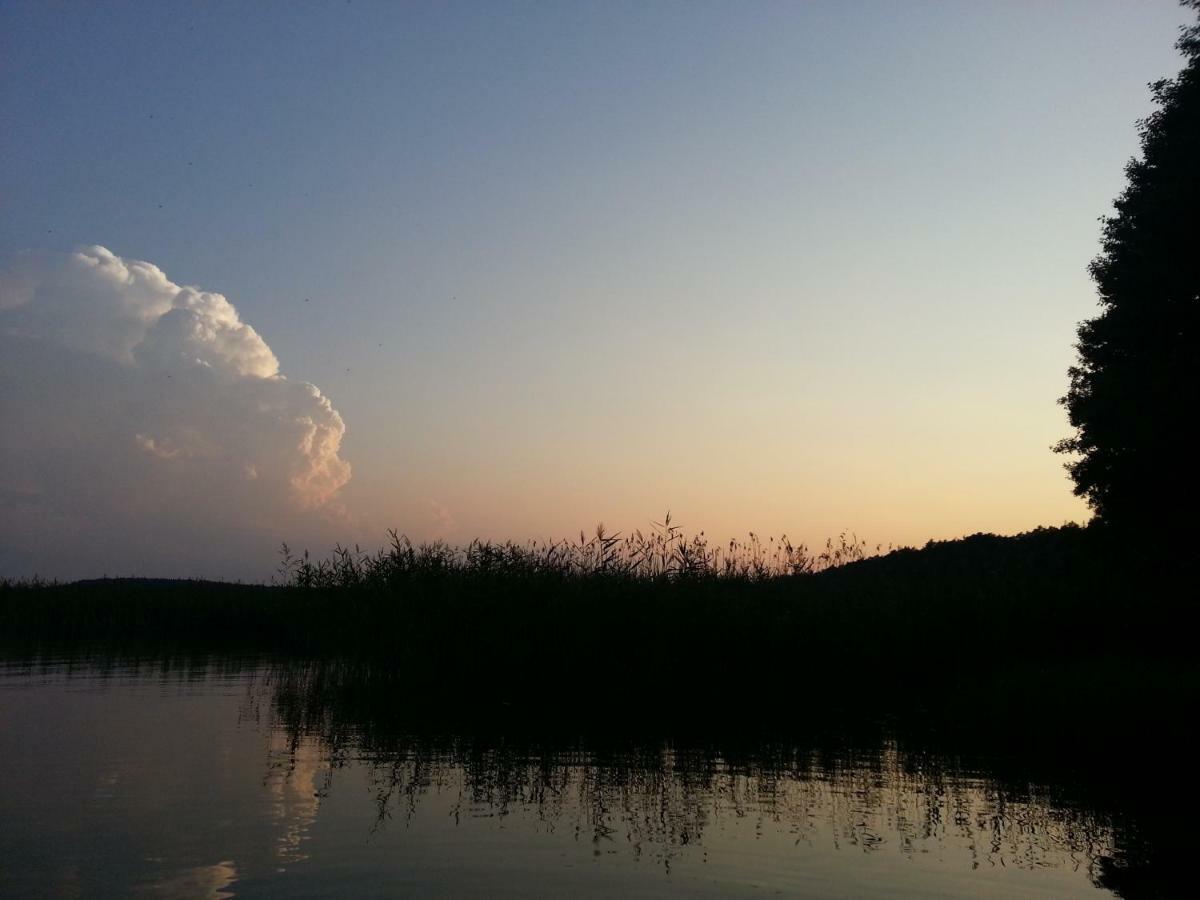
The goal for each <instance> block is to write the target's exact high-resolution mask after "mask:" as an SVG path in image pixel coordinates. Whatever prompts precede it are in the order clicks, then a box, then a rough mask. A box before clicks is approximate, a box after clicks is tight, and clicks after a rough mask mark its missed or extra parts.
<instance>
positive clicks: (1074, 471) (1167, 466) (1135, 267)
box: [1055, 0, 1200, 538]
mask: <svg viewBox="0 0 1200 900" xmlns="http://www.w3.org/2000/svg"><path fill="white" fill-rule="evenodd" d="M1183 5H1184V6H1188V7H1191V8H1192V9H1195V10H1198V11H1200V0H1184V2H1183ZM1176 47H1178V49H1179V50H1180V51H1181V52H1182V53H1183V55H1184V57H1185V60H1186V64H1185V65H1184V68H1183V70H1182V71H1181V72H1180V73H1179V75H1178V76H1176V77H1175V78H1174V79H1173V80H1172V79H1164V80H1162V81H1158V82H1155V83H1153V84H1151V85H1150V89H1151V91H1152V92H1153V95H1154V101H1155V104H1156V106H1157V109H1156V110H1155V111H1154V113H1153V114H1151V115H1150V116H1149V117H1148V118H1146V119H1144V120H1142V121H1141V122H1139V123H1138V130H1139V133H1140V135H1141V145H1142V155H1141V158H1140V159H1133V160H1131V161H1130V162H1129V164H1128V165H1127V166H1126V167H1125V174H1126V175H1127V176H1128V184H1127V186H1126V188H1125V190H1124V191H1123V192H1122V193H1121V195H1120V196H1119V197H1118V198H1117V199H1116V201H1115V203H1114V206H1115V208H1116V212H1115V214H1114V215H1112V216H1108V217H1104V218H1102V219H1101V222H1103V223H1104V227H1103V232H1102V234H1103V237H1102V242H1101V246H1102V249H1101V252H1100V255H1099V256H1097V257H1096V258H1095V259H1094V260H1093V261H1092V264H1091V267H1090V271H1091V275H1092V279H1093V280H1094V281H1095V282H1096V286H1097V289H1098V293H1099V295H1100V302H1101V305H1102V307H1103V310H1102V311H1101V313H1100V315H1099V316H1097V317H1096V318H1094V319H1090V320H1089V321H1086V322H1084V323H1082V324H1081V325H1080V326H1079V332H1078V335H1079V343H1078V344H1076V349H1077V350H1078V352H1079V361H1078V363H1077V365H1075V366H1072V367H1071V369H1070V379H1071V383H1070V389H1069V390H1068V392H1067V395H1066V396H1065V397H1063V398H1062V399H1061V400H1060V401H1059V402H1061V403H1062V404H1063V405H1064V406H1066V408H1067V410H1068V412H1069V414H1070V421H1071V425H1072V426H1074V428H1075V435H1074V436H1073V437H1070V438H1067V439H1066V440H1063V441H1060V442H1059V443H1058V444H1057V445H1056V446H1055V450H1057V451H1059V452H1064V453H1072V454H1077V458H1076V459H1074V460H1072V461H1071V462H1069V463H1067V469H1068V471H1069V472H1070V473H1071V477H1072V478H1073V479H1074V481H1075V493H1076V494H1078V495H1080V496H1082V497H1085V498H1086V499H1087V501H1088V503H1089V505H1090V506H1091V507H1092V509H1093V510H1094V511H1095V513H1096V517H1097V519H1098V520H1099V521H1100V522H1102V523H1106V524H1109V525H1113V526H1117V527H1119V528H1122V529H1129V530H1131V531H1142V530H1148V529H1150V528H1151V527H1153V528H1154V532H1155V533H1157V534H1158V535H1160V536H1161V535H1163V534H1164V529H1165V530H1169V531H1167V532H1166V533H1169V534H1174V535H1176V536H1177V537H1180V538H1182V537H1184V535H1185V534H1186V532H1187V531H1188V530H1190V529H1188V528H1187V527H1186V523H1188V522H1189V521H1191V520H1193V519H1194V517H1195V516H1196V515H1198V514H1200V504H1198V503H1197V501H1198V499H1200V492H1198V491H1197V475H1198V474H1200V456H1198V455H1197V447H1196V445H1195V443H1194V441H1193V440H1192V439H1191V438H1189V437H1188V436H1187V435H1188V434H1189V433H1190V432H1191V429H1192V428H1193V427H1194V423H1193V421H1192V420H1193V419H1194V418H1195V415H1196V413H1197V411H1198V409H1200V404H1198V403H1197V401H1198V400H1200V359H1198V358H1197V349H1198V344H1197V338H1198V337H1200V332H1198V331H1197V323H1198V322H1200V24H1197V25H1193V26H1191V27H1190V28H1185V29H1184V30H1183V32H1182V34H1181V36H1180V39H1179V41H1178V43H1177V44H1176ZM1147 533H1149V531H1147Z"/></svg>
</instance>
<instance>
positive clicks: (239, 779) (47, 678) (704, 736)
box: [0, 661, 1186, 897]
mask: <svg viewBox="0 0 1200 900" xmlns="http://www.w3.org/2000/svg"><path fill="white" fill-rule="evenodd" d="M810 707H811V709H810V712H809V713H808V714H807V715H806V716H796V717H794V718H795V719H796V721H794V722H790V723H789V724H788V726H787V727H784V726H783V725H780V726H779V727H776V728H773V729H771V730H770V731H761V732H755V733H748V732H747V731H745V730H741V731H739V730H737V729H730V728H729V727H728V723H727V722H722V721H719V720H717V719H716V718H715V717H714V719H713V720H712V721H710V722H707V723H698V724H697V725H696V727H693V728H691V729H686V728H683V727H680V726H678V725H676V724H672V725H671V726H669V727H668V726H666V725H662V724H659V723H656V721H655V718H654V717H653V716H651V717H649V718H647V717H633V716H631V717H629V718H627V719H626V720H625V721H622V722H616V721H612V720H607V719H603V720H596V721H591V722H588V721H587V717H586V716H584V717H583V718H582V719H577V720H574V724H568V725H564V713H563V711H561V710H559V711H555V712H554V713H553V714H552V713H551V711H549V710H538V709H536V708H535V709H528V708H526V709H524V710H519V709H516V708H510V707H501V708H497V709H476V708H471V707H470V706H469V705H468V703H467V701H466V700H465V699H463V698H459V703H458V705H457V706H454V704H453V703H452V702H451V698H446V697H441V698H437V699H436V702H432V703H422V702H421V698H418V697H414V696H411V695H409V694H406V693H405V691H404V689H403V685H402V684H400V683H398V680H397V677H396V676H395V674H394V673H388V672H387V671H386V670H378V669H374V670H373V669H369V668H364V667H360V666H347V665H343V664H337V663H297V662H287V663H272V664H269V665H262V664H255V665H250V666H245V665H242V664H240V663H239V664H235V663H228V662H226V663H220V662H213V661H206V662H203V663H198V664H194V665H193V664H189V665H185V666H183V667H180V666H178V665H177V664H175V663H170V664H163V663H154V664H150V665H146V664H144V663H143V664H139V665H136V666H122V667H118V668H117V669H115V670H105V669H102V668H100V667H97V666H96V665H94V664H91V663H85V664H83V665H78V664H72V665H71V666H66V665H63V664H60V663H51V664H48V665H43V666H40V667H29V666H25V667H23V668H22V667H9V668H7V669H5V668H4V667H0V725H3V728H0V753H2V754H3V755H4V758H5V760H6V762H7V763H8V765H7V766H6V767H5V768H4V769H3V770H0V824H3V828H0V893H3V894H4V895H5V896H9V895H12V896H22V895H26V894H35V895H45V894H50V895H60V896H71V895H89V894H128V893H131V892H137V893H143V894H147V895H151V896H207V897H232V896H261V895H288V896H292V895H295V896H330V895H334V894H338V895H355V896H370V895H376V896H385V895H395V894H396V893H414V894H425V895H428V894H435V895H455V896H465V895H478V896H482V895H498V894H499V895H505V894H507V895H531V894H534V895H537V894H540V895H564V894H570V895H581V894H591V895H596V896H600V895H606V896H611V895H612V894H614V893H626V894H633V895H640V896H641V895H660V894H666V893H668V892H678V891H680V890H686V891H688V892H691V893H711V894H714V895H728V894H735V895H736V894H743V893H748V892H751V891H760V890H767V891H772V892H781V893H784V894H787V895H800V896H829V895H831V894H832V895H852V896H872V895H873V896H896V895H909V896H926V895H930V894H936V895H941V896H980V895H991V896H1013V895H1021V896H1084V895H1098V894H1100V893H1102V892H1105V891H1110V892H1115V893H1118V894H1120V895H1122V896H1130V897H1133V896H1160V895H1164V894H1165V895H1170V893H1171V878H1173V877H1175V875H1176V874H1178V872H1179V871H1182V870H1183V869H1184V868H1185V867H1186V862H1184V863H1182V864H1179V865H1175V867H1174V868H1173V867H1172V865H1171V859H1168V858H1167V855H1165V854H1164V853H1163V852H1162V849H1161V846H1160V845H1159V843H1156V842H1158V841H1159V839H1160V838H1161V837H1162V836H1163V835H1164V833H1165V832H1166V831H1167V830H1168V828H1167V827H1166V826H1164V825H1163V824H1162V823H1161V822H1158V821H1157V820H1155V819H1153V818H1148V817H1147V815H1146V809H1145V808H1144V807H1142V808H1135V807H1134V806H1132V805H1130V804H1129V803H1128V802H1127V799H1126V798H1127V797H1128V796H1129V795H1128V794H1127V793H1126V792H1124V791H1122V790H1116V791H1114V790H1112V788H1113V785H1114V784H1115V783H1117V782H1119V781H1120V780H1121V779H1120V778H1119V777H1116V776H1115V775H1114V777H1113V778H1107V777H1106V778H1099V779H1097V778H1094V777H1093V776H1092V775H1091V774H1088V773H1087V772H1086V771H1084V774H1083V775H1082V777H1075V775H1078V774H1079V773H1078V772H1076V773H1075V774H1074V775H1072V774H1071V773H1069V772H1067V771H1065V770H1064V769H1062V768H1060V767H1059V768H1056V767H1055V766H1054V765H1048V764H1047V761H1046V760H1045V759H1043V758H1041V757H1037V756H1035V758H1032V759H1031V758H1028V757H1026V758H1020V757H1018V756H1014V755H1013V754H1011V753H1008V752H1007V751H1005V752H1004V753H995V754H993V755H991V756H989V755H988V752H990V750H996V749H997V748H994V747H992V748H988V747H985V748H984V750H985V751H986V752H984V753H980V752H979V750H980V748H979V747H978V746H972V745H970V743H969V742H967V743H963V742H962V741H959V740H958V739H957V738H956V739H955V740H954V741H950V742H946V741H939V740H932V741H927V740H924V739H918V738H917V737H915V736H914V733H913V731H912V729H910V728H908V727H907V725H906V723H905V722H904V721H902V720H901V719H899V718H897V717H895V716H893V717H891V718H890V719H888V718H883V719H879V720H877V721H872V722H869V723H865V722H864V720H863V719H862V718H861V716H859V715H858V714H857V713H852V714H851V715H850V717H849V719H850V721H852V722H854V723H857V724H855V725H853V726H852V727H847V726H846V723H845V720H838V719H837V717H836V716H834V715H833V714H832V713H829V712H820V711H819V710H818V708H817V707H815V706H813V705H812V704H810ZM448 711H449V713H450V714H449V715H447V713H448ZM781 718H784V717H782V716H781ZM464 723H469V724H464ZM859 726H861V727H859ZM988 740H990V738H989V739H988ZM1059 743H1061V742H1059ZM1081 762H1082V760H1081ZM1082 769H1083V770H1086V769H1088V766H1082ZM1101 771H1103V772H1107V773H1116V772H1117V770H1116V769H1114V768H1113V767H1111V766H1109V765H1107V764H1105V765H1104V766H1103V767H1102V770H1101ZM1139 777H1142V776H1139ZM1144 786H1145V785H1144V784H1143V785H1142V787H1144ZM1142 793H1145V791H1142ZM14 823H19V826H18V827H14ZM51 848H52V849H51ZM1171 858H1172V859H1173V858H1174V857H1171ZM1098 889H1100V890H1098Z"/></svg>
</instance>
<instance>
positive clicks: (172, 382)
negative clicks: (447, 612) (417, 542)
mask: <svg viewBox="0 0 1200 900" xmlns="http://www.w3.org/2000/svg"><path fill="white" fill-rule="evenodd" d="M1189 16H1190V14H1189V12H1188V11H1187V10H1184V9H1181V8H1179V7H1178V6H1177V5H1176V4H1175V3H1174V2H1172V0H1119V2H1105V0H1080V2H1059V3H1054V4H1042V3H1032V2H1030V3H1012V2H995V3H986V2H979V3H953V2H938V3H918V2H906V3H893V2H888V3H867V2H862V3H853V4H850V3H834V2H830V3H822V2H812V3H801V2H794V3H750V4H741V3H686V4H676V3H665V2H662V3H649V4H647V3H640V4H632V3H631V4H623V3H616V2H603V3H570V4H568V3H511V4H510V3H499V2H496V3H473V4H456V3H429V4H421V3H407V4H398V3H368V2H362V0H352V2H347V3H319V4H307V3H266V2H265V3H260V4H243V3H220V2H208V3H195V4H185V3H161V2H153V3H133V2H128V3H112V4H85V3H76V2H71V3H59V2H45V0H39V2H32V3H26V2H16V0H9V2H6V3H4V4H3V5H0V210H2V211H3V214H2V215H0V273H2V274H0V349H2V351H3V352H2V353H0V421H2V422H3V432H4V433H3V436H0V576H10V577H12V576H29V575H33V574H40V575H42V576H44V577H54V578H76V577H89V576H96V575H103V574H108V575H128V574H137V575H162V576H167V575H173V576H204V577H222V578H242V579H246V580H261V579H263V578H267V577H269V576H270V574H271V571H272V569H273V567H274V564H275V550H276V548H278V546H279V544H280V542H281V541H285V540H286V541H288V542H289V543H291V544H292V545H293V546H296V547H299V546H305V547H309V548H311V549H312V550H313V551H314V552H317V553H324V552H325V551H326V550H328V549H329V548H330V547H331V546H332V545H333V544H334V542H337V541H340V542H342V543H348V544H353V543H355V542H359V543H362V544H363V545H364V546H369V547H374V546H378V545H379V544H381V543H382V542H383V540H384V539H385V538H386V530H387V529H389V528H395V529H397V530H398V531H400V532H404V533H407V534H409V535H411V536H412V537H413V538H415V539H425V540H432V539H446V540H450V541H455V542H462V541H466V540H469V539H471V538H473V537H482V538H493V539H506V538H515V539H525V538H551V537H559V536H569V535H571V534H575V533H578V531H579V530H580V529H587V530H589V531H590V530H591V529H592V528H593V527H594V526H595V524H596V523H597V522H600V521H603V522H604V523H606V524H607V525H608V526H609V528H610V529H615V530H628V529H632V528H638V527H641V528H645V526H646V525H647V524H648V523H649V522H650V521H651V520H656V519H661V517H662V515H663V514H664V513H665V512H666V511H667V510H671V512H672V514H673V517H674V519H675V520H676V521H678V522H681V523H682V524H683V525H684V526H685V527H686V528H688V529H689V530H701V529H703V530H705V531H706V533H707V534H708V535H710V536H713V537H717V538H725V537H730V536H735V535H744V534H745V533H746V532H747V531H749V530H754V531H756V532H758V533H760V534H763V535H770V534H774V535H778V534H780V533H781V532H786V533H787V534H788V535H790V536H791V537H792V538H793V539H794V540H797V541H805V542H807V543H809V544H810V546H811V545H821V544H823V543H824V540H825V538H826V537H827V536H831V535H832V536H836V535H837V534H838V533H840V532H842V531H847V530H848V531H852V532H854V533H856V534H857V535H858V536H859V537H860V538H862V539H864V540H866V541H868V543H869V544H871V545H875V544H883V545H889V544H891V545H904V544H921V543H924V542H925V541H926V540H928V539H944V538H953V537H958V536H961V535H964V534H969V533H974V532H978V531H989V532H995V533H1001V534H1007V533H1016V532H1019V531H1023V530H1027V529H1029V528H1033V527H1036V526H1038V525H1058V524H1062V523H1063V522H1066V521H1085V520H1086V519H1087V517H1088V510H1087V509H1086V507H1085V506H1084V505H1083V503H1082V502H1081V501H1079V500H1078V499H1077V498H1075V497H1073V496H1072V494H1071V490H1070V482H1069V480H1068V478H1067V475H1066V473H1065V471H1064V470H1063V468H1062V462H1063V460H1062V458H1061V457H1058V456H1056V455H1055V454H1053V453H1052V452H1050V449H1049V448H1050V445H1051V444H1053V443H1054V442H1055V441H1056V440H1058V439H1059V438H1061V437H1064V436H1066V434H1067V433H1068V431H1069V429H1068V425H1067V421H1066V417H1065V413H1064V412H1063V410H1062V409H1061V407H1059V406H1058V405H1057V404H1056V400H1057V398H1058V397H1060V396H1061V395H1062V394H1063V393H1065V390H1066V378H1067V376H1066V370H1067V367H1068V366H1069V365H1070V364H1071V363H1072V361H1073V355H1074V351H1073V349H1072V343H1073V340H1074V329H1075V327H1076V325H1077V323H1078V322H1079V321H1081V320H1083V319H1085V318H1088V317H1089V316H1091V315H1094V314H1095V312H1096V310H1097V306H1096V300H1095V293H1094V290H1093V287H1092V285H1091V283H1090V281H1089V279H1088V276H1087V270H1086V267H1087V263H1088V261H1089V260H1090V259H1091V258H1092V257H1093V256H1094V255H1095V254H1096V252H1097V250H1098V238H1099V228H1100V226H1099V223H1098V221H1097V219H1098V217H1099V216H1101V215H1103V214H1105V213H1106V212H1108V211H1109V210H1110V209H1111V201H1112V199H1113V198H1114V197H1115V196H1116V195H1117V194H1118V193H1119V191H1120V190H1121V188H1122V185H1123V182H1124V175H1123V171H1122V169H1123V166H1124V164H1125V162H1126V161H1127V160H1128V159H1129V158H1130V157H1131V156H1132V155H1134V154H1135V153H1136V152H1137V133H1136V129H1135V122H1136V120H1137V119H1139V118H1140V117H1143V116H1145V115H1147V114H1148V113H1149V112H1150V111H1151V110H1152V105H1151V102H1150V95H1149V92H1148V90H1147V87H1146V84H1147V82H1150V81H1153V80H1155V79H1158V78H1162V77H1169V76H1172V75H1174V74H1175V73H1176V72H1177V71H1178V69H1179V68H1180V64H1181V63H1180V59H1179V57H1178V55H1177V53H1176V51H1175V50H1174V49H1173V46H1172V45H1173V43H1174V41H1175V38H1176V36H1177V32H1178V28H1179V26H1180V25H1182V24H1184V23H1186V22H1188V21H1189Z"/></svg>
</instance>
